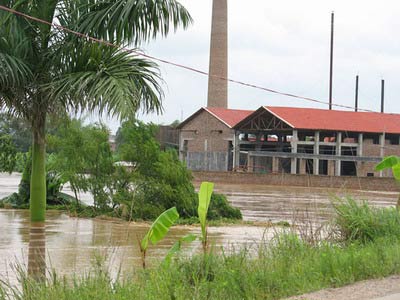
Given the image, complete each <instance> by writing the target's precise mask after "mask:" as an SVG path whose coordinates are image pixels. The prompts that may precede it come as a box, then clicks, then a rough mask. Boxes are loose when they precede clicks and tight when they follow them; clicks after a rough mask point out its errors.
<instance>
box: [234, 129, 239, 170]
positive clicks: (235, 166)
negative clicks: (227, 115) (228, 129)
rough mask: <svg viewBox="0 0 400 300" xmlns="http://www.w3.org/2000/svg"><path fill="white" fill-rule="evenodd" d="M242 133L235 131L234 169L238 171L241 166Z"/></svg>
mask: <svg viewBox="0 0 400 300" xmlns="http://www.w3.org/2000/svg"><path fill="white" fill-rule="evenodd" d="M239 135H240V132H238V131H235V137H234V139H233V169H234V170H236V169H237V168H239V166H240V139H239Z"/></svg>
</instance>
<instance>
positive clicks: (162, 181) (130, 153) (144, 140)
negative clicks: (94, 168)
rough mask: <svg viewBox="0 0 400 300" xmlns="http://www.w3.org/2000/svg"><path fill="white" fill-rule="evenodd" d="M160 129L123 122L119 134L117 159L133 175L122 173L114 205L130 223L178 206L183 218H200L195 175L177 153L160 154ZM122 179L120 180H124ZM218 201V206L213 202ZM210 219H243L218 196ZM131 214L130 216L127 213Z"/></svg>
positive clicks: (131, 121) (166, 152)
mask: <svg viewBox="0 0 400 300" xmlns="http://www.w3.org/2000/svg"><path fill="white" fill-rule="evenodd" d="M156 132H157V126H155V125H154V124H144V123H142V122H140V121H137V120H130V121H127V122H124V123H123V124H122V126H121V127H120V128H119V130H118V133H117V137H116V140H117V156H118V158H119V159H121V160H124V161H126V162H129V163H131V165H132V170H131V171H125V172H123V171H119V172H120V174H121V175H122V177H121V178H122V180H119V181H118V182H117V186H116V191H115V193H114V195H113V201H114V203H118V204H120V205H122V208H121V209H120V214H121V215H124V216H125V217H126V218H128V219H131V218H133V219H143V220H147V219H154V218H156V217H157V216H158V215H159V214H160V213H162V212H163V211H165V210H166V209H168V208H171V207H173V206H175V207H176V208H177V210H178V212H179V215H180V216H181V217H182V218H190V217H194V216H197V205H198V197H197V195H196V193H195V190H194V187H193V185H192V182H191V181H192V175H191V173H190V171H189V170H188V169H187V168H186V166H185V165H184V164H183V163H182V162H181V161H180V160H179V158H178V154H177V152H176V151H175V150H174V149H167V150H166V151H161V150H160V145H159V144H158V143H157V141H156V139H155V134H156ZM121 178H120V179H121ZM214 200H215V203H213V201H214ZM214 200H212V201H211V202H212V203H211V206H210V209H211V215H210V217H209V218H210V219H218V218H235V219H238V218H241V214H240V211H238V210H237V209H234V208H232V207H230V205H229V204H228V202H227V201H226V198H224V197H223V196H221V195H215V196H214ZM127 212H129V213H127Z"/></svg>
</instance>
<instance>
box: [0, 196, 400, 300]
mask: <svg viewBox="0 0 400 300" xmlns="http://www.w3.org/2000/svg"><path fill="white" fill-rule="evenodd" d="M336 210H337V212H338V216H337V218H336V219H335V220H334V222H335V224H336V225H335V226H334V229H333V230H334V231H335V232H334V233H335V236H336V239H335V240H330V241H321V242H320V243H318V244H317V245H310V244H308V243H306V242H304V241H302V240H300V238H298V237H297V236H296V235H294V234H283V235H282V234H281V235H277V236H276V237H275V238H274V239H273V240H272V241H270V242H268V243H267V242H265V243H263V244H261V245H260V246H258V247H256V248H253V249H242V250H241V251H239V252H236V254H231V255H227V254H209V255H207V256H203V255H198V256H194V257H191V258H179V257H178V258H176V260H174V261H173V262H172V264H171V265H169V266H166V265H165V264H160V266H159V267H156V268H152V269H148V270H145V271H143V270H138V271H137V272H136V273H135V274H132V276H131V277H129V278H128V277H124V279H120V280H117V281H112V280H111V279H110V276H109V274H108V273H107V272H105V271H102V268H101V267H98V268H97V269H96V270H94V272H93V273H92V274H91V275H88V276H85V277H83V278H82V277H81V278H79V279H78V278H76V279H75V280H72V281H69V280H64V279H62V278H58V277H57V276H52V279H51V280H49V281H48V282H46V283H45V284H37V283H30V282H27V281H25V289H24V290H25V295H24V296H22V294H21V293H20V294H18V293H17V297H16V298H17V299H57V300H61V299H104V300H105V299H280V298H283V297H287V296H290V295H295V294H302V293H305V292H310V291H314V290H319V289H322V288H326V287H338V286H342V285H346V284H349V283H352V282H355V281H359V280H364V279H369V278H377V277H384V276H388V275H391V274H400V236H399V230H395V228H394V227H398V222H399V221H400V216H399V213H398V212H397V211H396V210H395V209H372V208H370V207H368V206H366V205H358V204H356V203H354V202H352V201H347V202H345V203H339V204H337V205H336ZM376 226H378V229H374V228H375V227H376ZM356 233H357V234H356ZM0 295H1V293H0ZM14 296H15V295H14ZM3 297H5V295H4V294H3ZM10 299H11V298H10Z"/></svg>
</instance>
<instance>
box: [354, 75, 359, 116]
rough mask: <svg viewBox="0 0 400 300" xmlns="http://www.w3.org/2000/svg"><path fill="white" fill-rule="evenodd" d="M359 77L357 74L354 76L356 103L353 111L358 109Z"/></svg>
mask: <svg viewBox="0 0 400 300" xmlns="http://www.w3.org/2000/svg"><path fill="white" fill-rule="evenodd" d="M358 78H359V76H358V75H357V76H356V103H355V106H354V107H355V112H357V111H358V80H359V79H358Z"/></svg>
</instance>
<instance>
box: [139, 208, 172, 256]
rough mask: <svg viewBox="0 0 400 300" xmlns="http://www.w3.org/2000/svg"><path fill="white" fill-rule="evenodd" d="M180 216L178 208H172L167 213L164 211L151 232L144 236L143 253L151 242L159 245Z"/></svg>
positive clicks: (151, 228)
mask: <svg viewBox="0 0 400 300" xmlns="http://www.w3.org/2000/svg"><path fill="white" fill-rule="evenodd" d="M178 218H179V214H178V211H177V210H176V207H172V208H170V209H168V210H166V211H164V212H163V213H162V214H161V215H160V216H159V217H158V218H157V220H155V221H154V223H153V224H152V225H151V227H150V229H149V231H148V232H147V234H146V235H145V236H144V238H143V239H142V241H141V243H140V247H141V250H142V251H146V250H147V247H148V245H149V241H151V243H152V244H153V245H155V244H157V243H158V242H159V241H161V240H162V239H163V238H164V237H165V235H166V234H167V233H168V231H169V229H170V227H171V226H172V225H173V224H174V223H175V221H176V220H178Z"/></svg>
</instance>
